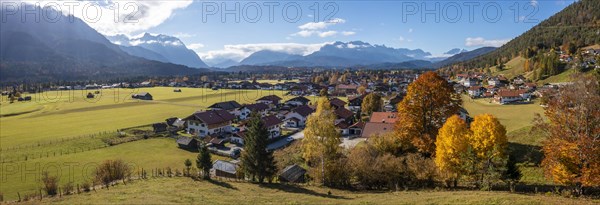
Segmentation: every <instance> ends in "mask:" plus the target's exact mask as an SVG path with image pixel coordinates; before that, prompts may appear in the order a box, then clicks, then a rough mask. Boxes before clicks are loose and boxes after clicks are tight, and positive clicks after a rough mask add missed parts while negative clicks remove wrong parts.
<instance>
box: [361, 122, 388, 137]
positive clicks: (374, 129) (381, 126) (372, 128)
mask: <svg viewBox="0 0 600 205" xmlns="http://www.w3.org/2000/svg"><path fill="white" fill-rule="evenodd" d="M393 130H394V124H391V123H380V122H367V123H365V127H364V129H363V132H362V134H361V137H363V138H369V137H372V136H373V135H377V134H385V133H390V132H393Z"/></svg>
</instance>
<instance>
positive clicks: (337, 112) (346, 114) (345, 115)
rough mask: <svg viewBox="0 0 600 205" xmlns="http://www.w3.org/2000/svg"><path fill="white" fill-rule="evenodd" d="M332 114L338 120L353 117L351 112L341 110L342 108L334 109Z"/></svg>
mask: <svg viewBox="0 0 600 205" xmlns="http://www.w3.org/2000/svg"><path fill="white" fill-rule="evenodd" d="M334 113H335V115H336V116H337V117H338V118H343V119H346V118H349V117H352V116H353V115H354V113H353V112H352V111H350V110H348V109H346V108H343V107H340V108H338V109H336V110H335V111H334Z"/></svg>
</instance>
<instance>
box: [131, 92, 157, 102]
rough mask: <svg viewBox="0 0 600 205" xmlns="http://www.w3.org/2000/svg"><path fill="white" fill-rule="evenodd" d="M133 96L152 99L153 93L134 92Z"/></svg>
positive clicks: (134, 97) (139, 98) (140, 98)
mask: <svg viewBox="0 0 600 205" xmlns="http://www.w3.org/2000/svg"><path fill="white" fill-rule="evenodd" d="M131 98H133V99H138V100H152V95H151V94H150V93H147V92H143V93H137V94H133V95H131Z"/></svg>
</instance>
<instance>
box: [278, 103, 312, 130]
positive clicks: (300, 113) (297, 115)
mask: <svg viewBox="0 0 600 205" xmlns="http://www.w3.org/2000/svg"><path fill="white" fill-rule="evenodd" d="M314 111H315V110H314V109H313V108H311V107H310V106H308V105H303V106H300V107H297V108H295V109H293V110H292V111H291V112H289V113H288V114H286V115H285V125H286V126H287V127H303V126H304V125H305V124H306V118H308V116H309V115H310V114H311V113H313V112H314Z"/></svg>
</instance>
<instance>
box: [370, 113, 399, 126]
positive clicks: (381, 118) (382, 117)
mask: <svg viewBox="0 0 600 205" xmlns="http://www.w3.org/2000/svg"><path fill="white" fill-rule="evenodd" d="M397 117H398V114H397V113H395V112H373V113H372V114H371V118H370V120H369V122H376V123H388V124H394V123H396V119H397Z"/></svg>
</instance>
